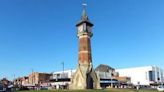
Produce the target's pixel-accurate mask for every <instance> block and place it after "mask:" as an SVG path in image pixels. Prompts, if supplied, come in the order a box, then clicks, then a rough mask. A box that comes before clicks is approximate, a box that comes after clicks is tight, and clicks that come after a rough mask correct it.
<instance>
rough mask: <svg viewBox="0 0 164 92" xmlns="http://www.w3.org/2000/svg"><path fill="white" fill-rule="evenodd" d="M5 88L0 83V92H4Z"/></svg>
mask: <svg viewBox="0 0 164 92" xmlns="http://www.w3.org/2000/svg"><path fill="white" fill-rule="evenodd" d="M5 91H6V88H5V87H4V86H3V84H2V83H0V92H5Z"/></svg>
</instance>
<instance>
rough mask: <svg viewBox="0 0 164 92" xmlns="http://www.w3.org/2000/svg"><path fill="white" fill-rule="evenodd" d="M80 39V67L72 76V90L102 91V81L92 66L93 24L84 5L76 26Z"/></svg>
mask: <svg viewBox="0 0 164 92" xmlns="http://www.w3.org/2000/svg"><path fill="white" fill-rule="evenodd" d="M76 27H77V37H78V39H79V51H78V67H77V70H76V72H75V74H74V75H73V76H72V79H71V85H70V89H100V79H99V77H98V76H97V74H96V73H95V71H94V69H93V64H92V52H91V37H92V36H93V33H92V27H93V24H92V23H91V22H90V21H89V18H88V16H87V14H86V4H83V12H82V16H81V20H80V21H79V22H78V23H77V24H76Z"/></svg>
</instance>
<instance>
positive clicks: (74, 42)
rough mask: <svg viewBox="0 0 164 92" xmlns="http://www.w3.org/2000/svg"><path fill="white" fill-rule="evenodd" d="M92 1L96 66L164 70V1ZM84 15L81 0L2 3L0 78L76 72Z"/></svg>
mask: <svg viewBox="0 0 164 92" xmlns="http://www.w3.org/2000/svg"><path fill="white" fill-rule="evenodd" d="M87 3H88V6H87V13H88V16H89V18H90V20H91V22H92V23H93V24H94V25H95V26H94V27H93V34H94V35H93V37H92V55H93V63H94V67H96V66H97V65H99V64H108V65H110V66H112V67H114V68H126V67H136V66H146V65H157V66H159V67H161V68H163V66H164V0H87ZM81 13H82V0H0V78H2V77H7V78H9V79H12V78H13V77H14V75H15V76H16V77H19V76H24V75H28V74H29V73H31V71H32V69H33V70H34V71H38V72H52V71H58V70H62V64H61V62H65V69H71V68H72V69H74V68H76V65H77V57H78V55H77V53H78V38H77V36H76V33H77V30H76V27H75V25H76V23H77V22H78V21H79V19H80V16H81ZM163 69H164V68H163Z"/></svg>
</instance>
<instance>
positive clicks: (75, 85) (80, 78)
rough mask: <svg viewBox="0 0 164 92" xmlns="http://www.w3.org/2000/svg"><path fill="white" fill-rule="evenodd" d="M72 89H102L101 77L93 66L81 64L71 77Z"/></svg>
mask: <svg viewBox="0 0 164 92" xmlns="http://www.w3.org/2000/svg"><path fill="white" fill-rule="evenodd" d="M69 88H70V89H101V87H100V79H99V77H98V76H97V74H96V73H95V71H94V70H93V68H92V66H88V65H79V66H78V69H77V71H76V72H75V74H74V75H73V77H72V79H71V84H70V87H69Z"/></svg>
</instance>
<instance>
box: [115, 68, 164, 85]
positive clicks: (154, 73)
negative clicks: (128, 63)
mask: <svg viewBox="0 0 164 92" xmlns="http://www.w3.org/2000/svg"><path fill="white" fill-rule="evenodd" d="M116 71H117V72H118V73H119V76H127V77H130V78H131V83H132V84H134V85H153V84H157V83H163V82H164V81H163V70H162V69H160V68H159V67H157V66H145V67H135V68H125V69H116Z"/></svg>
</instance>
